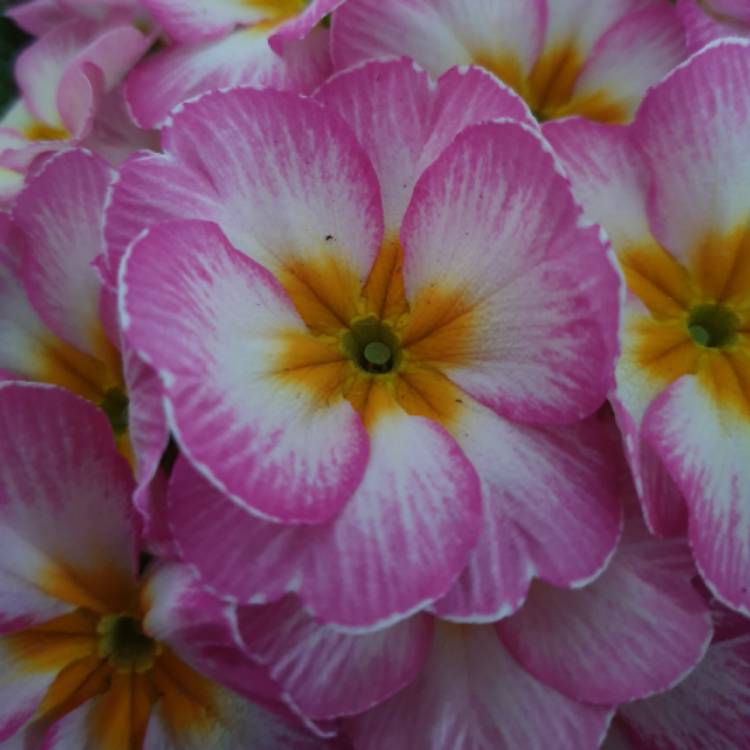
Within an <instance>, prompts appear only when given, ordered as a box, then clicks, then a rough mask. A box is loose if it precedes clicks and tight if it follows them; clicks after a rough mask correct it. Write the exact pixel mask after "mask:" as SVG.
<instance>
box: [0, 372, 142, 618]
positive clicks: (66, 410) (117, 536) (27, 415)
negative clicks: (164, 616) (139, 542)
mask: <svg viewBox="0 0 750 750" xmlns="http://www.w3.org/2000/svg"><path fill="white" fill-rule="evenodd" d="M0 451H1V452H2V455H3V462H2V464H1V465H0V488H2V489H1V490H0V491H1V493H2V494H0V506H1V507H2V522H1V524H0V589H1V590H2V608H3V609H2V613H1V614H0V622H1V623H2V624H1V625H0V628H2V629H7V628H19V627H22V626H25V625H31V624H33V623H37V622H41V621H43V620H46V619H49V618H50V617H51V616H54V615H56V614H59V613H61V612H64V611H65V610H67V609H68V608H72V607H75V606H87V607H90V608H91V609H93V610H95V611H108V610H109V609H111V608H112V607H122V606H127V605H123V603H122V601H121V599H122V598H123V597H129V596H131V595H132V590H131V585H132V584H131V580H132V579H131V575H132V567H131V566H132V563H133V549H134V547H133V528H132V511H131V508H130V494H131V492H132V489H133V487H132V479H131V477H130V471H129V468H128V466H127V464H126V462H125V461H124V459H123V458H122V457H121V456H120V455H119V454H118V453H117V451H116V449H115V445H114V442H113V440H112V434H111V430H110V427H109V424H108V423H107V420H106V418H105V417H104V415H103V414H101V413H100V412H99V410H98V409H96V407H94V406H91V405H90V404H88V403H87V402H85V401H83V400H81V399H80V398H78V397H77V396H73V395H72V394H70V393H68V392H67V391H63V390H61V389H57V388H52V387H49V386H42V385H32V384H25V383H24V384H22V383H4V384H0ZM115 611H117V610H115Z"/></svg>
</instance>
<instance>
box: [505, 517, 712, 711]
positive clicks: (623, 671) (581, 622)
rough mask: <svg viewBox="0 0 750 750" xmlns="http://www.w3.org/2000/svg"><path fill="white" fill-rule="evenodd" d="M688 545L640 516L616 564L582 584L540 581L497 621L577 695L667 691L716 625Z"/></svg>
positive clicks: (525, 657)
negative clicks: (655, 532)
mask: <svg viewBox="0 0 750 750" xmlns="http://www.w3.org/2000/svg"><path fill="white" fill-rule="evenodd" d="M694 576H695V568H694V567H693V564H692V559H691V556H690V550H689V549H688V547H687V545H686V544H684V542H682V541H679V540H674V541H665V540H657V539H655V538H654V537H652V536H650V534H649V533H648V532H647V530H646V529H645V527H644V526H643V524H642V522H641V520H640V518H637V517H636V518H633V519H632V520H631V521H630V522H629V524H628V526H627V528H626V531H625V534H624V535H623V539H622V542H621V544H620V547H619V549H618V551H617V552H616V553H615V556H614V558H613V559H612V562H611V563H610V564H609V567H608V568H607V569H606V570H605V571H604V573H602V575H600V576H599V577H598V578H597V579H596V580H595V581H594V582H593V583H591V584H589V585H588V586H585V587H584V588H582V589H580V590H577V591H562V590H560V589H554V588H552V587H549V586H545V585H542V584H537V585H535V586H534V587H532V589H531V591H530V593H529V597H528V599H527V600H526V603H525V604H524V606H523V609H521V610H520V611H519V612H518V613H516V614H515V615H513V617H510V618H509V619H507V620H503V621H501V622H499V623H497V626H496V627H497V630H498V633H499V634H500V637H501V638H502V640H503V642H504V643H505V646H506V647H507V648H508V650H509V651H510V652H511V653H512V654H513V656H514V657H515V658H516V659H518V661H519V662H520V663H521V664H522V665H523V666H524V667H525V668H526V669H527V670H528V671H529V672H530V673H531V674H533V675H534V676H535V677H536V678H537V679H539V680H542V681H543V682H544V683H545V684H547V685H549V686H550V687H553V688H555V689H556V690H559V691H560V692H562V693H564V694H565V695H567V696H569V697H570V698H573V699H575V700H579V701H584V702H587V703H593V704H597V705H615V704H618V703H624V702H627V701H631V700H633V699H636V698H643V697H645V696H648V695H652V694H654V693H657V692H661V691H663V690H667V689H669V688H670V687H672V686H673V685H675V684H677V683H678V682H679V681H680V680H681V679H683V678H684V677H685V676H686V675H687V674H688V673H689V672H690V671H691V670H692V669H693V668H694V667H695V665H696V664H697V663H698V662H699V661H700V660H701V659H702V658H703V655H704V653H705V650H706V648H707V647H708V643H709V642H710V639H711V635H712V630H711V621H710V616H709V612H708V607H707V606H706V604H705V600H704V599H703V597H702V595H701V594H700V593H699V592H698V591H697V590H696V589H695V587H694V586H693V584H692V578H693V577H694Z"/></svg>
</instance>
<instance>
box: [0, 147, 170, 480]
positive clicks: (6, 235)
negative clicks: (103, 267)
mask: <svg viewBox="0 0 750 750" xmlns="http://www.w3.org/2000/svg"><path fill="white" fill-rule="evenodd" d="M113 176H114V173H113V170H112V169H111V168H110V167H109V166H107V164H106V163H105V162H104V161H103V160H102V159H100V158H99V157H97V156H95V155H93V154H91V153H90V152H87V151H83V150H80V149H76V150H69V151H66V152H61V153H58V154H56V155H55V156H53V157H51V158H50V159H48V160H47V161H46V162H45V164H44V166H43V167H42V169H41V171H40V172H39V174H37V175H35V176H34V177H33V178H31V179H30V180H29V182H28V185H27V186H26V187H25V188H24V190H23V191H22V192H21V193H20V194H19V196H18V197H17V199H16V202H15V205H14V209H13V214H12V218H10V217H8V216H7V215H5V214H1V215H0V317H2V319H3V326H2V333H0V371H2V374H3V376H4V377H6V378H13V379H28V380H36V381H41V382H44V383H53V384H55V385H59V386H63V387H65V388H67V389H69V390H71V391H73V392H74V393H77V394H78V395H80V396H83V397H84V398H86V399H88V400H89V401H91V402H93V403H95V404H97V405H99V406H100V407H101V408H102V409H103V410H104V411H105V412H106V413H107V415H108V417H109V419H110V422H111V425H112V428H113V432H114V434H115V435H116V437H117V440H118V445H119V447H120V449H121V451H122V452H123V454H124V455H126V456H127V457H128V458H129V459H130V460H131V461H132V462H133V464H134V465H135V467H136V471H137V478H138V483H139V495H140V490H142V489H145V487H146V486H147V485H148V483H149V482H150V481H151V479H152V478H153V476H154V473H155V472H156V470H157V467H158V464H159V460H160V458H161V454H162V452H163V450H164V447H165V446H166V443H167V438H168V434H167V426H166V421H165V417H164V414H163V409H162V407H161V403H160V399H161V388H160V385H159V382H158V379H157V378H156V375H155V374H154V372H153V370H151V368H149V367H148V366H147V365H145V364H144V363H143V362H142V361H141V360H140V359H139V358H138V357H137V356H136V355H135V354H134V352H133V351H132V350H131V349H130V348H129V347H127V346H123V345H122V342H121V341H120V332H119V328H118V324H117V321H116V319H115V317H114V310H113V304H114V302H113V297H112V293H111V292H108V290H107V289H106V288H105V289H103V288H102V283H101V280H100V278H99V276H98V274H97V272H96V270H95V269H94V267H93V264H94V263H95V262H96V260H97V259H98V258H99V256H100V255H101V253H102V250H103V245H104V243H103V237H102V221H103V210H104V204H105V201H106V197H107V191H108V190H109V188H110V185H111V182H112V179H113Z"/></svg>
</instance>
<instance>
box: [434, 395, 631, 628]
mask: <svg viewBox="0 0 750 750" xmlns="http://www.w3.org/2000/svg"><path fill="white" fill-rule="evenodd" d="M456 435H458V439H459V444H460V445H461V447H462V448H463V450H464V451H465V452H466V455H467V456H468V457H469V460H470V461H471V462H472V464H474V466H475V467H476V469H477V471H478V473H479V476H480V479H481V480H482V496H483V499H484V504H485V524H484V526H483V529H482V536H481V537H480V541H479V543H478V544H477V546H476V547H475V549H474V551H473V552H472V556H471V558H470V560H469V565H468V566H467V568H466V569H465V570H464V572H463V573H462V574H461V576H460V577H459V579H458V581H457V582H456V584H455V585H454V587H453V588H452V589H451V591H450V592H449V593H448V594H447V595H446V596H445V597H443V598H442V599H441V600H439V601H438V602H437V604H436V605H435V611H436V612H437V614H438V615H440V616H441V617H445V618H449V619H452V620H459V621H470V622H476V621H484V622H487V621H493V620H497V619H499V618H501V617H505V616H507V615H509V614H511V613H512V612H515V611H516V610H517V609H518V608H519V607H520V606H521V603H522V602H523V600H524V599H525V597H526V593H527V591H528V587H529V583H530V581H531V578H532V577H533V576H538V577H541V578H542V579H544V580H546V581H549V582H550V583H553V584H554V585H556V586H564V587H571V586H578V585H580V584H581V583H583V582H584V581H587V580H590V579H591V578H593V577H595V576H596V575H598V574H599V572H600V571H601V570H602V569H603V567H604V566H605V565H606V564H607V563H608V562H609V559H610V557H611V555H612V552H613V551H614V548H615V545H616V543H617V539H618V536H619V533H620V527H621V523H622V521H621V515H622V513H621V509H620V503H619V501H618V498H617V493H616V489H615V478H616V473H617V472H616V471H615V467H616V466H617V463H618V456H617V450H616V448H617V447H616V445H615V443H614V440H613V438H612V435H611V432H610V430H609V429H607V426H605V425H603V424H601V423H600V422H599V420H598V418H597V417H593V418H591V419H590V420H588V421H587V422H585V423H581V424H578V425H574V426H571V427H563V428H554V429H540V428H536V427H525V426H520V425H514V424H512V423H511V422H506V421H505V420H504V419H502V418H500V417H498V416H497V415H496V414H494V413H493V412H491V411H490V410H489V409H486V408H485V407H482V406H480V405H479V404H475V403H474V404H472V403H470V404H468V405H465V407H464V410H463V412H462V419H461V421H460V423H459V424H458V425H457V426H456Z"/></svg>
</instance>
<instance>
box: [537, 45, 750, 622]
mask: <svg viewBox="0 0 750 750" xmlns="http://www.w3.org/2000/svg"><path fill="white" fill-rule="evenodd" d="M749 47H750V45H749V44H748V43H747V42H742V41H737V40H735V41H723V42H721V41H720V42H716V43H714V44H712V45H710V46H709V47H707V48H706V49H704V50H703V51H702V52H699V53H697V54H696V55H695V56H693V57H692V58H691V59H690V60H689V61H688V62H686V63H685V64H684V65H682V66H680V67H678V68H677V69H676V70H675V71H674V72H672V73H671V74H670V75H669V76H667V77H666V78H665V80H664V81H663V82H661V83H660V84H659V85H658V86H656V87H654V88H653V89H652V91H651V92H650V93H649V94H648V95H647V96H646V98H645V100H644V102H643V105H642V106H641V109H640V110H639V112H638V114H637V116H636V119H635V121H634V123H633V125H632V126H630V127H629V128H627V129H612V128H607V127H604V126H597V125H595V124H591V123H585V122H582V121H575V120H571V121H568V122H567V123H550V124H549V125H548V126H547V128H546V129H545V135H547V137H548V138H549V139H550V140H551V141H552V143H553V144H554V145H555V148H556V150H557V152H558V154H559V155H560V158H561V159H562V160H563V162H564V163H565V165H566V167H567V168H568V171H569V173H570V175H571V177H572V179H573V183H574V185H575V189H576V191H577V193H578V195H579V197H580V199H581V200H582V201H583V203H584V205H586V207H587V210H588V211H589V213H590V215H591V216H593V217H595V218H596V219H597V220H599V221H600V222H601V223H602V224H603V225H604V226H605V227H606V228H607V231H608V232H609V234H610V236H611V238H612V242H613V244H614V246H615V249H616V250H617V255H618V259H619V262H620V265H621V267H622V269H623V272H624V275H625V278H626V280H627V283H628V287H629V290H630V293H629V296H628V300H627V302H626V305H625V311H624V316H623V319H622V330H621V341H622V355H621V357H620V360H619V362H618V365H617V373H616V374H617V390H616V400H617V404H616V406H617V410H618V418H619V422H620V427H621V429H622V431H623V433H624V435H625V440H626V446H627V449H628V454H629V458H630V462H631V466H632V468H633V472H634V474H635V477H636V483H637V486H638V491H639V494H640V496H641V500H642V502H643V505H644V511H645V514H646V518H647V520H648V522H649V525H650V527H651V528H652V529H653V530H654V531H655V532H657V533H660V534H675V533H681V532H682V531H683V530H684V526H685V504H683V501H682V499H681V496H684V498H685V501H686V504H687V515H688V517H689V536H690V541H691V544H692V548H693V551H694V554H695V558H696V562H697V564H698V568H699V570H700V571H701V574H702V575H703V576H704V578H705V580H706V582H707V584H708V585H709V587H710V588H711V590H712V592H714V593H715V595H716V596H717V597H718V598H719V599H720V600H721V601H722V602H724V603H725V604H726V605H728V606H731V607H734V608H736V609H738V610H740V611H743V612H745V613H747V612H748V611H750V590H749V589H748V585H747V571H748V569H749V566H750V517H748V513H747V501H748V497H750V472H748V467H747V460H746V456H747V455H748V450H750V333H749V332H748V331H750V274H749V273H748V269H750V246H749V245H748V236H747V222H748V205H750V203H749V202H748V185H750V171H749V169H750V168H749V165H748V162H747V159H746V158H745V155H746V152H745V144H746V142H747V139H748V137H749V136H750V101H748V97H747V92H748V90H750V89H749V88H748V85H746V84H749V83H750V48H749ZM668 114H669V117H667V115H668ZM664 467H666V470H667V472H668V473H667V472H665V471H664ZM675 485H676V486H675Z"/></svg>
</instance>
